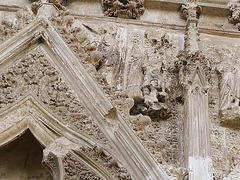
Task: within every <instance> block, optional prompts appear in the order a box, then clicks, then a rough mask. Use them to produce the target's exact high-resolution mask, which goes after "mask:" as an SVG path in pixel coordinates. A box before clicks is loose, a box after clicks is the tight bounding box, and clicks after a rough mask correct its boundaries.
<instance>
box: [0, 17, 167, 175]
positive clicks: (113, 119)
mask: <svg viewBox="0 0 240 180" xmlns="http://www.w3.org/2000/svg"><path fill="white" fill-rule="evenodd" d="M38 47H40V48H41V50H42V51H43V52H44V54H45V55H46V56H48V57H49V59H51V63H52V64H53V66H54V67H56V68H57V69H58V71H59V73H60V75H61V78H62V79H63V80H64V81H65V82H66V85H67V86H69V87H70V88H71V89H72V90H73V92H74V93H75V94H76V95H77V97H78V98H80V99H81V100H82V101H83V103H84V106H85V107H86V109H87V110H88V112H89V114H90V116H91V117H92V118H93V120H94V121H95V122H96V123H97V125H98V126H99V127H100V129H101V131H102V132H103V134H104V135H105V136H106V139H107V140H108V141H109V144H111V145H112V146H113V147H114V148H115V149H117V154H116V153H114V152H113V151H111V150H109V149H108V148H107V147H105V146H104V144H101V143H99V142H97V143H96V142H95V141H94V140H93V139H92V138H90V137H87V138H84V136H83V135H82V134H79V133H76V131H75V130H72V129H71V128H69V127H67V128H66V127H65V128H64V125H63V127H62V125H60V123H59V121H57V123H55V124H54V125H52V126H49V124H47V123H46V124H44V123H43V124H41V123H40V124H38V123H36V122H37V121H35V120H34V121H33V120H32V121H33V122H32V121H29V120H28V121H27V122H28V123H29V122H31V123H30V125H31V124H34V123H36V124H35V125H34V126H36V127H38V128H39V129H40V131H39V132H41V131H42V132H43V134H48V133H50V134H51V133H52V134H51V135H50V137H52V136H54V137H56V139H57V137H58V136H59V137H62V136H63V135H64V137H65V138H67V139H68V140H70V141H72V142H77V143H80V142H84V143H87V144H88V145H91V146H92V147H93V146H94V145H95V144H101V146H102V147H104V149H105V150H106V151H107V152H108V154H111V156H113V157H115V158H116V159H117V161H118V162H121V163H122V164H123V165H124V166H125V167H126V168H127V169H128V170H129V171H130V172H131V174H132V175H134V176H135V177H137V178H138V179H145V178H146V177H149V179H168V178H167V176H166V175H165V173H164V172H163V171H162V169H161V167H160V166H159V165H158V164H157V162H156V161H155V160H154V159H153V158H152V157H151V156H150V155H149V153H148V152H147V150H146V149H145V148H144V147H143V145H142V144H141V142H140V141H139V139H138V138H137V136H136V135H135V134H134V132H133V131H132V130H131V129H130V127H129V126H128V125H127V124H126V122H125V121H124V120H123V118H122V117H121V116H120V114H118V113H117V111H116V110H115V107H114V106H113V105H112V103H111V102H110V101H109V100H108V98H107V97H106V95H104V94H103V92H102V91H101V89H100V88H99V87H98V85H97V84H96V83H95V82H94V80H93V79H92V78H91V77H90V75H89V74H88V73H87V72H86V70H85V69H84V67H83V66H82V65H81V63H80V62H79V60H78V58H77V57H76V56H75V55H74V54H73V52H72V51H71V50H70V49H69V48H68V46H67V45H66V43H65V42H64V41H63V39H62V38H61V37H60V35H59V34H58V33H57V31H56V30H55V29H54V27H53V26H52V25H51V23H50V22H48V21H47V20H44V19H41V18H39V19H36V20H35V21H33V22H32V23H31V24H29V25H28V26H27V27H26V28H24V29H23V30H21V31H19V32H18V33H17V34H16V35H15V36H13V37H12V38H10V39H9V40H7V41H5V42H4V43H2V44H1V45H0V62H1V63H0V70H1V71H5V70H7V69H8V68H9V67H11V65H13V64H14V63H16V59H19V58H21V57H24V56H25V55H26V54H27V53H29V52H31V51H33V50H34V49H36V48H38ZM39 107H40V106H39ZM50 122H54V121H53V120H51V121H50ZM22 123H23V124H22V125H23V126H24V125H25V126H27V125H26V124H28V123H26V122H25V123H24V122H22ZM28 125H29V124H28ZM46 125H47V126H46ZM56 127H57V128H56ZM14 128H16V127H15V126H13V129H12V132H15V133H20V131H21V129H20V130H18V129H14ZM32 129H33V128H32ZM66 129H67V130H66ZM22 131H23V130H22ZM32 131H33V132H34V133H35V136H38V133H36V132H35V131H34V130H32ZM53 132H55V133H56V134H55V133H53ZM6 134H7V133H6ZM53 134H55V135H53ZM3 135H4V134H3ZM8 138H9V139H11V138H12V139H13V136H11V137H7V135H6V137H3V139H2V140H3V141H5V142H10V141H9V139H8ZM38 138H39V140H40V141H42V140H41V138H40V136H39V137H38ZM53 139H54V140H55V138H53ZM53 139H52V140H53ZM50 142H51V140H49V142H44V143H45V144H49V143H50ZM3 143H4V142H3ZM44 143H43V144H44ZM80 144H81V143H80ZM132 154H134V156H133V155H132ZM119 155H120V156H119ZM110 164H111V163H110ZM93 169H94V170H95V172H96V168H93ZM97 169H98V168H97ZM100 169H101V168H100ZM97 172H98V173H100V174H105V175H102V176H103V177H105V179H109V178H107V177H111V175H106V174H108V173H106V172H105V171H104V170H103V169H102V170H101V171H100V170H98V171H97Z"/></svg>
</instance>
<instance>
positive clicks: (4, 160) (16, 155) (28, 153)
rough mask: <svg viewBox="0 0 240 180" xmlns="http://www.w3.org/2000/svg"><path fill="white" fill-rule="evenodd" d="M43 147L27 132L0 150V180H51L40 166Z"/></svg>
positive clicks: (48, 174) (45, 170) (49, 175)
mask: <svg viewBox="0 0 240 180" xmlns="http://www.w3.org/2000/svg"><path fill="white" fill-rule="evenodd" d="M43 149H44V147H43V146H42V145H41V144H40V143H39V142H38V141H37V140H36V139H35V137H34V136H33V135H32V133H31V132H30V130H27V131H26V132H25V133H24V134H23V135H21V136H18V137H17V139H15V140H14V141H12V142H10V143H8V144H7V145H5V146H3V147H1V148H0V179H44V180H52V179H53V178H52V176H51V174H50V173H49V172H48V171H47V169H45V168H44V167H43V165H42V163H41V162H42V157H43Z"/></svg>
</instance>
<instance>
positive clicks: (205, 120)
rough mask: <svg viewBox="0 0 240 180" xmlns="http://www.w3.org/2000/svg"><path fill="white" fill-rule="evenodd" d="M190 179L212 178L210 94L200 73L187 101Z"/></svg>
mask: <svg viewBox="0 0 240 180" xmlns="http://www.w3.org/2000/svg"><path fill="white" fill-rule="evenodd" d="M185 111H186V112H185V113H186V126H187V127H186V130H187V133H188V134H187V136H188V142H186V143H188V146H187V147H188V168H189V180H210V179H212V174H211V173H212V170H211V164H212V163H211V157H210V134H209V132H210V131H209V117H208V95H207V92H206V91H205V90H204V86H203V84H202V83H201V81H200V78H199V77H198V75H196V77H195V82H194V83H193V84H192V85H191V86H190V88H189V90H188V92H187V98H186V102H185Z"/></svg>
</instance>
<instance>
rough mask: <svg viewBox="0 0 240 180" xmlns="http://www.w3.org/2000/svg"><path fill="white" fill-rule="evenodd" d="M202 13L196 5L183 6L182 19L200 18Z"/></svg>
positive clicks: (181, 9) (181, 8) (181, 10)
mask: <svg viewBox="0 0 240 180" xmlns="http://www.w3.org/2000/svg"><path fill="white" fill-rule="evenodd" d="M201 13H202V9H201V7H200V6H198V5H197V4H196V3H194V2H192V3H188V4H186V5H182V6H181V7H180V17H181V18H182V19H189V18H197V19H198V18H199V17H200V15H201Z"/></svg>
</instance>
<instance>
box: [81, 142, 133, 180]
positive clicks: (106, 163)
mask: <svg viewBox="0 0 240 180" xmlns="http://www.w3.org/2000/svg"><path fill="white" fill-rule="evenodd" d="M80 151H81V152H83V153H84V154H86V155H87V156H88V157H91V158H92V159H94V160H96V162H97V163H99V164H101V165H102V167H104V168H105V169H106V170H107V171H108V172H110V174H112V175H113V177H115V178H116V179H119V180H131V179H132V178H131V175H130V174H129V173H128V171H127V169H126V168H124V167H123V166H122V165H121V164H120V163H119V162H118V161H117V160H116V159H115V158H114V157H112V155H110V154H109V153H107V152H106V151H105V150H104V149H103V148H102V147H101V146H100V145H97V144H96V145H95V146H94V147H93V148H89V147H85V146H83V147H81V148H80Z"/></svg>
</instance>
